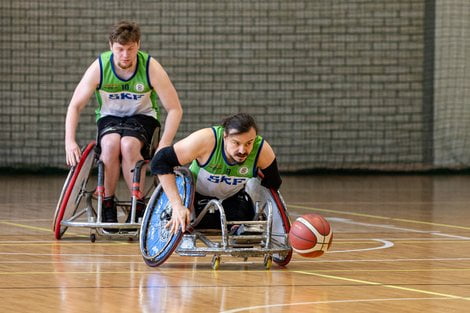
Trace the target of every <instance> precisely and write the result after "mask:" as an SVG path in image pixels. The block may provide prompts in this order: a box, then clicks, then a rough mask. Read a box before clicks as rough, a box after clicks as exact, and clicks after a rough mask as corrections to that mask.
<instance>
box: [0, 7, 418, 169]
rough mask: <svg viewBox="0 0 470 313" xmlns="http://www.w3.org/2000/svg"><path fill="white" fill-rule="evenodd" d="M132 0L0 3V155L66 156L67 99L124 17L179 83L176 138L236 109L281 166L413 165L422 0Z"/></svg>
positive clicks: (85, 123)
mask: <svg viewBox="0 0 470 313" xmlns="http://www.w3.org/2000/svg"><path fill="white" fill-rule="evenodd" d="M133 3H134V5H133V8H132V10H128V11H126V10H125V9H124V8H123V7H122V5H123V3H122V1H112V0H108V1H90V0H82V1H63V0H54V1H52V0H49V1H33V0H25V1H14V0H3V1H2V2H1V3H0V15H1V19H0V23H1V26H2V32H1V33H0V40H1V42H2V49H1V52H0V54H1V58H0V62H1V66H0V80H1V83H0V88H1V89H0V90H1V92H2V100H1V104H0V122H1V125H2V131H1V132H0V147H1V148H0V167H26V168H31V167H44V166H47V167H59V168H63V167H64V163H65V161H64V147H63V145H64V143H63V135H64V118H65V112H66V108H67V105H68V101H69V100H70V97H71V95H72V92H73V90H74V88H75V86H76V84H77V83H78V81H79V80H80V78H81V76H82V74H83V72H84V71H85V69H86V68H87V67H88V66H89V64H91V62H93V60H94V59H95V58H96V57H97V56H98V54H99V53H100V52H101V51H103V50H106V49H107V48H108V45H107V42H106V40H107V39H106V38H107V32H108V28H109V26H110V25H111V24H113V23H114V22H116V21H117V20H119V19H121V18H128V19H132V20H135V21H137V22H138V23H139V24H140V25H141V27H142V32H143V38H142V50H144V51H147V52H149V53H150V54H151V55H152V56H154V57H155V58H156V59H158V60H159V62H160V63H161V64H162V65H163V66H164V67H165V69H166V70H167V72H168V73H169V75H170V77H171V79H172V81H173V82H174V84H175V87H176V88H177V90H178V93H179V96H180V99H181V102H182V104H183V106H184V112H185V115H184V120H183V122H182V125H181V127H180V130H179V132H178V138H181V137H182V136H184V135H187V134H188V133H189V132H191V131H193V130H195V129H198V128H201V127H207V126H209V125H211V124H213V123H215V122H217V121H219V120H220V119H221V118H222V117H223V116H225V115H227V114H230V113H234V112H238V111H245V112H249V113H252V114H254V115H255V117H256V118H257V120H258V122H259V124H260V128H261V133H262V135H264V137H265V138H266V139H267V140H268V141H269V142H270V143H271V144H272V145H273V146H274V148H275V150H276V151H277V154H278V159H279V163H280V166H281V169H283V170H300V169H312V168H344V169H351V168H371V169H398V170H403V169H413V168H420V167H422V164H423V158H424V156H423V154H424V151H425V150H426V149H425V148H426V147H425V146H426V144H427V143H426V142H425V140H424V138H425V137H426V136H425V134H424V133H423V129H425V123H426V122H425V121H424V118H423V116H424V115H423V107H424V106H423V77H424V69H423V64H424V59H423V58H424V53H423V51H424V46H425V43H424V35H425V16H424V12H425V1H424V0H398V1H385V0H368V1H366V0H348V1H346V0H339V1H330V0H303V1H299V0H291V1H280V0H265V1H252V0H243V1H228V0H223V1H222V0H201V1H189V0H187V1H153V0H152V1H135V2H133ZM95 106H96V101H95V100H94V99H91V100H90V104H89V105H88V107H87V108H86V109H85V111H84V112H83V113H82V117H81V122H80V127H79V140H80V142H81V143H85V142H86V141H88V140H90V139H93V138H94V137H95V123H94V120H93V109H94V107H95Z"/></svg>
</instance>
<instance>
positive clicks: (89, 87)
mask: <svg viewBox="0 0 470 313" xmlns="http://www.w3.org/2000/svg"><path fill="white" fill-rule="evenodd" d="M99 79H100V66H99V63H98V60H96V61H95V62H93V63H92V64H91V65H90V67H89V68H88V69H87V71H86V72H85V74H84V75H83V77H82V79H81V80H80V82H79V83H78V85H77V87H76V88H75V91H74V93H73V96H72V99H71V100H70V104H69V107H68V109H67V116H66V117H65V154H66V162H67V165H69V166H74V165H76V164H77V163H78V161H79V160H80V156H81V151H80V147H79V146H78V144H77V141H76V138H75V136H76V131H77V126H78V120H79V119H80V112H81V111H82V110H83V108H84V107H85V105H86V104H87V103H88V101H89V100H90V97H91V96H92V95H93V92H94V91H95V89H96V87H97V86H98V84H99Z"/></svg>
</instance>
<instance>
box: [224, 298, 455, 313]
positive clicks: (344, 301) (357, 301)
mask: <svg viewBox="0 0 470 313" xmlns="http://www.w3.org/2000/svg"><path fill="white" fill-rule="evenodd" d="M423 300H460V299H452V298H446V297H433V298H385V299H354V300H329V301H311V302H296V303H280V304H267V305H256V306H249V307H243V308H237V309H232V310H227V311H220V313H235V312H244V311H250V310H256V309H266V308H279V307H289V306H300V305H312V304H335V303H361V302H383V301H423Z"/></svg>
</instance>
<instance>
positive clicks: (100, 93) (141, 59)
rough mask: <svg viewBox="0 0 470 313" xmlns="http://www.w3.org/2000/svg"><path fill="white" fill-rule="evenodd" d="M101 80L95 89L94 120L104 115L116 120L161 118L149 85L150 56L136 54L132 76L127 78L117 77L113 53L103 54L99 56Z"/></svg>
mask: <svg viewBox="0 0 470 313" xmlns="http://www.w3.org/2000/svg"><path fill="white" fill-rule="evenodd" d="M99 63H100V70H101V78H100V84H99V86H98V88H96V90H95V95H96V99H97V100H98V108H97V109H96V111H95V112H96V120H98V119H100V118H102V117H103V116H106V115H114V116H119V117H124V116H133V115H137V114H143V115H149V116H153V117H154V118H156V119H157V120H158V119H159V118H160V116H159V109H158V105H157V100H156V99H157V96H156V93H155V90H154V89H153V87H152V85H151V84H150V77H149V70H148V69H149V65H150V56H149V55H148V54H147V53H144V52H141V51H139V52H138V53H137V66H136V70H135V73H134V74H133V75H132V76H131V77H130V78H129V79H122V78H120V77H119V76H118V75H117V74H116V71H115V69H114V62H113V53H112V52H111V51H107V52H104V53H102V54H101V55H100V57H99Z"/></svg>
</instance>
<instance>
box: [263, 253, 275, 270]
mask: <svg viewBox="0 0 470 313" xmlns="http://www.w3.org/2000/svg"><path fill="white" fill-rule="evenodd" d="M271 265H273V257H272V256H271V255H269V254H266V255H265V256H264V269H266V270H269V269H271Z"/></svg>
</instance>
